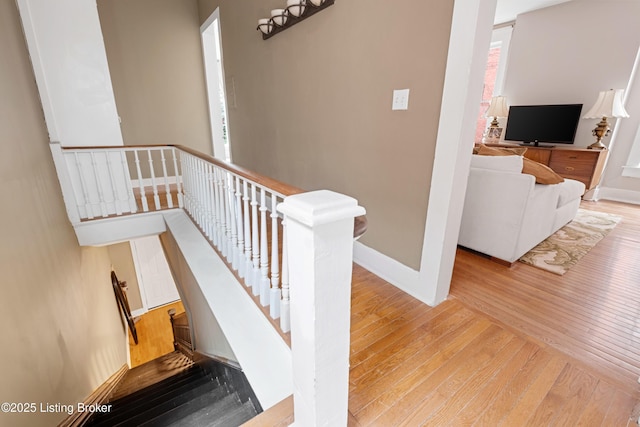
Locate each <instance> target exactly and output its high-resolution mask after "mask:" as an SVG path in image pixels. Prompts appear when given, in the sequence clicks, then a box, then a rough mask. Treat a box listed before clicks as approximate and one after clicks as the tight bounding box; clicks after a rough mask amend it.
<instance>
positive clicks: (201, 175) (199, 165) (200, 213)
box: [195, 158, 207, 231]
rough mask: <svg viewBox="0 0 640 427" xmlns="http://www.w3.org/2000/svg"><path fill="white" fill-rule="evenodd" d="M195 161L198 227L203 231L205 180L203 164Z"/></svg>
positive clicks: (200, 161) (205, 215)
mask: <svg viewBox="0 0 640 427" xmlns="http://www.w3.org/2000/svg"><path fill="white" fill-rule="evenodd" d="M195 160H196V170H197V171H198V181H197V182H198V192H197V193H196V194H197V195H198V196H197V198H198V225H200V228H201V229H202V230H203V231H204V230H205V228H206V227H205V218H206V217H207V211H206V209H207V203H206V196H205V185H206V179H207V177H206V176H205V173H204V162H203V161H202V160H200V159H198V158H196V159H195Z"/></svg>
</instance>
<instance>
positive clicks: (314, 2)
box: [257, 0, 335, 40]
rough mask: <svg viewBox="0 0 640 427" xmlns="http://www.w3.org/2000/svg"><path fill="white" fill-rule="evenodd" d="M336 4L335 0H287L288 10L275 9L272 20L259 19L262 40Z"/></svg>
mask: <svg viewBox="0 0 640 427" xmlns="http://www.w3.org/2000/svg"><path fill="white" fill-rule="evenodd" d="M334 2H335V0H287V7H286V9H273V10H272V11H271V18H261V19H258V27H257V29H258V30H260V31H261V32H262V39H263V40H266V39H268V38H270V37H273V36H275V35H276V34H278V33H279V32H282V31H284V30H286V29H287V28H289V27H292V26H294V25H295V24H297V23H298V22H300V21H302V20H303V19H306V18H308V17H310V16H311V15H314V14H316V13H318V12H320V11H321V10H324V9H326V8H327V7H329V6H331V5H333V3H334Z"/></svg>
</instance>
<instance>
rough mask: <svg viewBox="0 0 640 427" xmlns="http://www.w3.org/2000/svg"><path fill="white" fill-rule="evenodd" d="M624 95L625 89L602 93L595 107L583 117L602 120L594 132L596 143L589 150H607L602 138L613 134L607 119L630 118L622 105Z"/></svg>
mask: <svg viewBox="0 0 640 427" xmlns="http://www.w3.org/2000/svg"><path fill="white" fill-rule="evenodd" d="M623 94H624V90H623V89H616V90H614V89H609V90H603V91H601V92H600V94H599V95H598V99H597V100H596V103H595V105H594V106H593V107H591V109H590V110H589V111H587V114H585V115H584V116H583V118H584V119H602V120H600V123H598V125H597V126H596V128H595V129H594V130H593V136H595V137H596V142H594V143H593V144H591V145H590V146H589V147H587V148H591V149H596V150H606V149H607V146H606V145H604V144H603V143H602V138H604V137H605V136H608V135H609V133H610V132H611V128H610V127H609V123H608V122H607V117H609V118H611V117H615V118H623V117H629V113H627V111H626V110H625V109H624V105H623V103H622V97H623Z"/></svg>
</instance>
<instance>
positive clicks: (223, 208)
mask: <svg viewBox="0 0 640 427" xmlns="http://www.w3.org/2000/svg"><path fill="white" fill-rule="evenodd" d="M225 176H226V173H225V172H224V171H223V170H222V169H220V168H218V192H219V197H220V199H219V202H220V207H219V208H218V209H219V211H220V252H222V256H224V257H225V258H227V259H228V258H229V230H228V227H227V224H228V223H229V215H228V214H227V203H226V194H227V193H226V191H227V190H226V188H225Z"/></svg>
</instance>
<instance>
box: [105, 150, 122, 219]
mask: <svg viewBox="0 0 640 427" xmlns="http://www.w3.org/2000/svg"><path fill="white" fill-rule="evenodd" d="M103 153H104V157H105V162H106V163H107V172H108V173H109V182H110V183H111V193H112V194H113V208H114V209H115V211H116V215H122V209H121V208H120V195H119V194H118V193H119V192H118V186H117V184H116V179H115V176H114V174H113V165H112V164H111V157H110V156H109V154H111V153H110V152H109V151H106V150H105V151H103Z"/></svg>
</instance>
